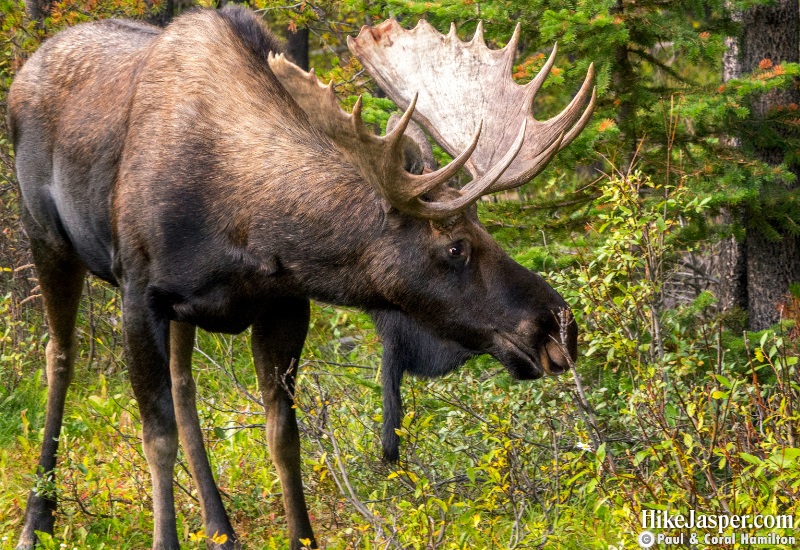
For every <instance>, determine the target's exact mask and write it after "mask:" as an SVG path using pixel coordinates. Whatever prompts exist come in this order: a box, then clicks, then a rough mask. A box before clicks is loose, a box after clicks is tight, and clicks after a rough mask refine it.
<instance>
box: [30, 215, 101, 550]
mask: <svg viewBox="0 0 800 550" xmlns="http://www.w3.org/2000/svg"><path fill="white" fill-rule="evenodd" d="M23 220H24V221H25V222H26V224H25V225H26V228H27V230H28V234H29V235H30V237H31V252H32V253H33V259H34V263H35V265H36V272H37V274H38V276H39V286H40V287H41V290H42V297H43V299H44V306H45V310H46V312H47V326H48V329H49V332H50V340H49V341H48V342H47V350H46V358H47V415H46V417H45V425H44V440H43V441H42V454H41V455H40V457H39V465H38V467H37V471H36V476H37V479H38V480H39V482H40V483H39V485H40V486H39V487H37V488H35V489H33V490H32V491H31V492H30V494H29V496H28V504H27V506H26V509H25V525H24V527H23V528H22V535H21V536H20V540H19V544H18V545H17V549H18V550H29V549H31V548H33V547H34V545H35V544H36V531H43V532H45V533H52V532H53V524H54V521H55V516H54V514H55V513H56V497H55V493H54V491H53V489H54V488H53V487H52V483H53V469H54V468H55V466H56V451H57V450H58V438H59V434H60V432H61V423H62V418H63V416H64V401H65V399H66V396H67V389H68V388H69V384H70V381H71V380H72V373H73V368H74V363H75V356H76V355H77V350H76V346H75V336H74V330H75V319H76V317H77V314H78V304H79V303H80V299H81V291H82V288H83V280H84V275H85V273H86V270H85V269H84V268H83V267H82V266H81V264H80V263H79V262H78V260H77V258H76V257H75V256H74V253H70V252H66V251H61V250H54V249H53V248H51V247H50V246H49V245H48V244H46V242H45V240H44V239H38V238H36V236H35V235H36V226H35V225H33V224H35V222H33V220H32V219H31V218H30V215H29V214H28V213H27V211H26V210H24V208H23Z"/></svg>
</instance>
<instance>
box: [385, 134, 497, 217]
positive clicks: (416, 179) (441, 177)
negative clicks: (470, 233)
mask: <svg viewBox="0 0 800 550" xmlns="http://www.w3.org/2000/svg"><path fill="white" fill-rule="evenodd" d="M482 130H483V121H481V123H480V124H479V125H478V131H477V132H475V135H474V136H473V138H472V143H470V145H469V147H467V148H466V149H465V150H464V151H463V152H462V153H461V154H460V155H458V156H457V157H456V158H454V159H453V160H452V161H451V162H450V163H449V164H448V165H447V166H443V167H442V168H439V169H438V170H436V171H435V172H430V173H429V174H421V175H415V174H409V173H407V172H405V171H404V172H403V178H402V180H403V181H402V184H401V185H400V186H399V187H400V189H399V190H397V191H392V192H391V195H389V194H388V193H387V198H388V199H389V201H390V202H391V203H392V204H394V205H395V206H397V207H398V208H399V209H400V210H406V211H408V213H409V214H412V215H413V214H416V212H417V210H416V208H414V209H413V211H412V210H408V206H407V205H409V204H412V205H413V204H414V203H415V202H420V203H421V204H433V203H423V202H422V201H420V200H419V197H421V196H422V195H424V194H425V193H427V192H429V191H431V190H432V189H436V188H437V187H439V186H440V185H442V184H443V183H447V182H448V181H449V180H450V178H452V177H453V176H455V175H456V174H457V173H458V171H459V170H461V168H462V167H463V166H464V164H465V163H466V162H467V160H469V157H470V156H471V155H472V152H473V151H474V150H475V147H476V146H477V145H478V138H480V137H481V131H482ZM512 160H513V159H512ZM398 205H406V206H398Z"/></svg>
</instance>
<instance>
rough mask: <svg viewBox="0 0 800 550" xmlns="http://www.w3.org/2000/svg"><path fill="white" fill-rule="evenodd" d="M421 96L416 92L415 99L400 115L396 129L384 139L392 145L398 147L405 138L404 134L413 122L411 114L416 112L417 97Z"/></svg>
mask: <svg viewBox="0 0 800 550" xmlns="http://www.w3.org/2000/svg"><path fill="white" fill-rule="evenodd" d="M418 96H419V94H418V93H415V94H414V99H412V100H411V104H409V106H408V109H406V110H405V112H404V113H403V116H402V117H400V120H399V121H397V126H395V127H394V130H392V131H391V132H389V133H388V134H386V135H385V136H384V137H383V139H384V140H385V141H387V142H388V143H390V144H391V146H392V147H396V146H397V145H398V144H399V143H400V141H401V140H402V138H403V134H404V133H405V131H406V128H408V124H409V123H410V122H411V116H412V115H413V114H414V108H415V107H416V106H417V97H418Z"/></svg>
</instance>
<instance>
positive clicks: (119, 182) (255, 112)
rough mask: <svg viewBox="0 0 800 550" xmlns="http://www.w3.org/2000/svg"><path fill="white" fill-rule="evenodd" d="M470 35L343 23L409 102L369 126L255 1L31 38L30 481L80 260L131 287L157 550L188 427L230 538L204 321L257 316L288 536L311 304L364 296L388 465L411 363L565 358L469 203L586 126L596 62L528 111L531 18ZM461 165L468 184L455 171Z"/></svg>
mask: <svg viewBox="0 0 800 550" xmlns="http://www.w3.org/2000/svg"><path fill="white" fill-rule="evenodd" d="M480 32H481V31H480V27H479V30H478V32H476V36H475V38H473V40H472V41H471V42H469V43H463V42H461V41H460V40H459V39H458V38H457V37H456V35H455V32H451V33H450V34H449V35H447V36H443V35H441V34H439V33H438V32H436V31H435V30H433V28H432V27H430V25H427V24H425V23H421V24H420V25H419V26H418V27H417V28H416V29H414V30H412V31H406V30H403V29H402V28H400V26H399V25H398V24H397V23H396V22H394V21H388V22H386V23H384V24H382V25H379V26H378V27H375V28H367V27H365V28H364V29H363V30H362V32H361V34H360V35H359V37H358V38H357V39H355V40H351V42H350V47H351V50H353V52H354V53H355V54H356V55H357V56H358V57H359V59H361V61H362V63H363V64H364V65H365V66H366V67H367V68H368V70H369V71H370V73H371V74H372V76H373V77H374V78H375V79H376V81H377V82H379V83H380V85H381V86H382V87H384V89H385V90H386V91H387V93H388V94H389V95H390V97H392V98H393V99H394V100H395V102H396V103H398V104H399V105H401V106H402V107H404V108H406V111H405V113H404V114H403V116H402V117H401V118H400V120H399V122H398V123H397V125H396V126H395V128H394V129H393V130H392V131H391V132H389V134H387V135H386V136H377V135H375V134H374V133H373V132H371V131H370V130H369V129H368V128H367V127H366V126H365V125H364V124H363V123H362V121H361V116H360V111H361V102H360V100H359V102H358V103H357V104H356V107H355V108H354V110H353V113H352V114H351V113H346V112H344V111H343V110H342V109H341V108H340V107H339V105H338V103H337V101H336V99H335V96H334V93H333V89H332V87H330V86H329V87H326V86H323V85H322V84H320V83H319V82H318V80H317V78H316V76H315V75H314V74H313V73H311V74H309V73H306V72H304V71H302V70H301V69H299V68H298V67H296V66H295V65H293V64H292V63H290V62H289V61H288V60H287V59H286V58H285V57H283V56H282V55H280V47H279V45H278V43H277V42H276V40H275V39H273V38H272V36H271V35H270V34H269V32H268V31H267V30H266V29H265V28H264V27H263V26H262V24H261V23H260V21H259V20H258V19H257V17H256V16H255V15H254V14H253V13H252V12H250V11H248V10H246V9H243V8H238V7H234V8H226V9H224V10H221V11H210V10H207V11H194V12H190V13H188V14H186V15H184V16H181V17H179V18H178V19H176V20H175V21H174V22H173V23H172V24H171V25H170V26H169V27H167V28H166V30H163V31H162V30H160V29H157V28H154V27H151V26H148V25H144V24H140V23H134V22H128V21H116V20H109V21H100V22H94V23H88V24H84V25H80V26H77V27H74V28H72V29H69V30H66V31H64V32H62V33H59V34H58V35H56V36H54V37H53V38H51V39H49V40H48V41H47V42H45V43H44V44H43V45H42V47H41V48H40V49H39V50H38V52H37V53H36V54H34V55H33V56H32V57H31V59H30V60H28V62H27V63H26V64H25V66H24V67H23V68H22V70H21V71H20V72H19V74H18V75H17V77H16V80H15V81H14V83H13V85H12V87H11V90H10V93H9V98H8V104H9V120H10V124H11V130H12V139H13V143H14V147H15V150H16V168H17V175H18V178H19V182H20V187H21V189H22V196H23V205H22V217H23V221H24V224H25V229H26V231H27V233H28V236H29V237H30V241H31V250H32V253H33V257H34V262H35V265H36V269H37V272H38V277H39V283H40V285H41V290H42V295H43V298H44V304H45V308H46V313H47V321H48V327H49V341H48V344H47V353H46V356H47V376H48V383H49V388H48V401H47V416H46V423H45V437H44V443H43V445H42V454H41V458H40V462H39V466H38V470H37V475H38V476H40V477H44V478H51V477H52V475H53V469H54V467H55V461H56V451H57V446H58V435H59V432H60V428H61V422H62V416H63V411H64V403H65V398H66V393H67V388H68V386H69V383H70V381H71V379H72V373H73V364H74V360H75V357H76V354H77V351H76V344H75V336H74V328H75V320H76V315H77V310H78V303H79V301H80V295H81V289H82V286H83V285H82V283H83V280H84V277H85V275H86V273H87V272H91V273H93V274H95V275H96V276H98V277H100V278H102V279H104V280H106V281H108V282H109V283H111V284H113V285H117V286H119V287H120V289H121V293H122V299H123V334H124V345H125V353H126V361H127V366H128V370H129V373H130V377H131V381H132V385H133V390H134V393H135V396H136V399H137V401H138V404H139V408H140V411H141V418H142V423H143V446H144V451H145V455H146V458H147V462H148V465H149V468H150V473H151V477H152V484H153V508H154V539H153V547H154V548H158V549H174V548H178V546H179V544H178V536H177V532H176V527H175V511H174V502H173V489H172V488H173V482H172V477H173V468H174V463H175V458H176V452H177V447H178V441H179V438H180V441H181V442H182V444H183V446H184V449H185V451H186V455H187V458H188V462H189V465H190V468H191V471H192V475H193V477H194V479H195V483H196V486H197V490H198V493H199V497H200V501H201V504H202V511H203V519H204V522H205V530H206V533H217V534H219V535H223V534H225V535H227V541H226V542H225V543H224V544H222V545H221V546H222V547H225V548H234V547H235V546H236V545H237V539H236V535H235V532H234V530H233V528H232V526H231V524H230V522H229V520H228V516H227V514H226V512H225V509H224V507H223V505H222V502H221V499H220V496H219V491H218V490H217V487H216V485H215V482H214V479H213V476H212V473H211V469H210V467H209V464H208V460H207V457H206V454H205V449H204V448H203V438H202V433H201V431H200V426H199V421H198V418H197V412H196V409H195V393H194V392H195V389H194V383H193V381H192V376H191V352H192V345H193V340H194V332H195V327H201V328H204V329H206V330H211V331H223V332H233V333H235V332H240V331H242V330H244V329H246V328H247V327H252V351H253V358H254V364H255V368H256V370H257V375H258V380H259V386H260V390H261V392H262V397H263V401H264V406H265V410H266V417H267V439H268V444H269V450H270V455H271V457H272V460H273V462H274V464H275V466H276V468H277V471H278V473H279V477H280V481H281V485H282V489H283V498H284V504H285V509H286V514H287V523H288V527H289V536H290V539H291V544H292V547H293V548H299V547H300V545H301V542H300V541H301V540H304V539H309V540H311V541H312V544H313V541H314V535H313V532H312V528H311V524H310V522H309V519H308V513H307V510H306V504H305V500H304V496H303V488H302V480H301V472H300V463H301V461H300V446H299V439H298V429H297V422H296V418H295V411H294V408H293V406H292V405H293V403H292V395H293V391H294V377H295V374H296V373H295V366H296V365H297V359H298V357H299V356H300V353H301V350H302V347H303V342H304V340H305V336H306V331H307V327H308V320H309V300H312V299H313V300H320V301H323V302H327V303H331V304H340V305H347V306H355V307H359V308H363V309H365V310H367V311H369V312H370V313H371V314H372V315H373V317H374V319H375V320H376V325H377V327H378V330H379V331H380V333H381V335H382V337H383V339H384V344H385V349H384V368H383V372H384V403H385V408H386V410H385V415H384V416H385V427H384V442H383V444H384V454H385V456H386V458H388V459H390V460H394V459H397V456H398V454H397V445H398V441H397V436H396V434H395V427H396V426H397V425H398V423H399V418H400V407H401V403H400V393H399V386H400V380H401V378H402V375H403V373H404V372H409V373H412V374H420V375H427V376H435V375H440V374H443V373H444V372H447V371H450V370H452V369H454V368H456V367H458V366H459V365H461V364H462V363H463V362H464V361H466V359H467V358H469V357H470V356H473V355H479V354H484V353H488V354H491V355H493V356H494V357H496V358H497V359H498V360H499V361H500V362H501V363H502V364H503V365H504V366H505V367H506V369H507V370H508V371H509V372H510V373H511V374H512V375H513V376H515V377H517V378H520V379H529V378H537V377H540V376H542V374H544V373H558V372H562V371H563V370H565V369H566V368H567V366H568V364H569V362H570V361H571V360H573V359H574V358H575V357H576V354H577V343H576V342H577V330H576V327H575V325H574V323H571V322H565V318H566V317H567V315H566V312H568V308H567V305H566V303H565V302H564V300H563V299H562V298H561V297H560V296H559V295H558V294H557V293H556V292H555V291H554V290H553V289H552V288H551V287H550V286H549V285H548V284H547V283H546V282H545V281H544V280H543V279H542V278H541V277H540V276H539V275H538V274H535V273H532V272H530V271H528V270H527V269H525V268H523V267H522V266H520V265H518V264H517V263H515V262H513V261H512V260H511V259H510V258H509V257H508V256H507V255H506V254H505V253H504V252H503V250H502V249H501V248H500V247H499V245H498V244H497V243H496V242H495V241H494V240H492V238H491V237H490V236H489V234H488V233H487V232H486V230H485V229H484V228H483V226H482V225H481V224H480V222H479V220H478V218H477V215H476V209H475V206H474V204H475V202H476V201H477V200H479V199H480V197H481V196H483V195H485V194H488V193H493V192H496V191H501V190H505V189H510V188H513V187H516V186H518V185H521V184H522V183H525V182H526V181H528V180H529V179H531V178H532V177H533V176H535V175H536V174H537V173H538V172H539V171H541V170H542V169H543V168H544V166H545V165H546V164H547V162H549V160H550V159H551V158H552V157H553V155H555V153H556V152H557V151H558V150H559V149H560V148H562V147H564V146H565V145H566V144H567V143H569V141H571V140H572V139H573V138H574V137H575V136H576V135H577V134H578V133H579V132H580V131H581V130H582V128H583V127H584V126H585V125H586V123H587V122H588V120H589V117H590V115H591V111H592V108H593V105H594V97H595V96H594V92H593V91H592V90H591V88H592V86H591V81H592V72H591V70H590V73H589V75H587V78H586V82H585V83H584V85H583V87H582V88H581V90H580V91H579V92H578V95H577V96H576V97H575V99H574V100H573V101H572V102H571V103H570V105H569V106H568V107H567V108H566V109H565V110H564V111H563V112H562V113H561V114H560V115H558V116H556V117H555V118H553V119H551V120H549V121H545V122H540V121H537V120H535V119H534V118H533V115H532V114H531V112H530V110H531V103H532V101H533V97H534V95H535V93H536V91H537V90H538V88H539V87H540V86H541V84H542V81H543V80H544V78H545V77H546V75H547V72H548V70H549V68H550V66H551V65H552V62H553V56H551V58H550V60H549V61H548V63H547V65H546V66H545V69H544V70H543V71H542V73H541V74H540V75H539V76H538V77H537V78H536V79H535V80H534V81H533V82H531V83H530V84H528V85H526V86H519V85H517V84H516V83H514V82H513V80H512V79H511V77H510V68H511V64H512V62H513V59H514V55H515V50H516V43H517V39H518V36H519V29H517V32H516V33H515V35H514V37H513V38H512V40H511V42H510V43H509V45H507V46H506V48H504V49H502V50H490V49H488V48H487V47H486V45H485V44H484V43H483V40H482V38H481V37H480ZM553 55H555V51H554V52H553ZM456 60H458V63H457V64H456V63H455V61H456ZM451 66H452V67H451ZM445 69H452V70H445ZM410 73H413V74H410ZM442 74H447V81H446V82H444V81H442V80H441V78H442V77H441V76H439V75H442ZM443 90H448V92H447V96H446V97H444V98H443V97H440V96H441V94H442V92H443ZM412 117H414V118H415V119H416V120H417V121H418V122H420V123H421V124H422V125H423V126H424V127H425V129H426V130H427V131H428V132H429V133H430V134H431V135H432V136H433V137H434V138H435V139H436V140H437V141H438V142H439V143H440V144H441V145H442V147H444V148H445V149H446V150H447V151H448V152H449V153H451V154H452V155H453V157H454V161H453V162H452V163H450V164H449V165H447V166H445V167H443V168H441V169H438V170H429V169H426V170H423V169H422V167H423V162H421V159H423V158H425V155H424V153H425V148H426V147H429V146H428V144H427V142H426V140H425V139H424V135H422V138H420V137H419V136H420V135H421V134H420V132H416V131H415V132H408V134H409V135H414V136H417V139H416V140H415V139H414V138H412V137H408V136H407V135H406V129H407V128H408V127H409V124H411V118H412ZM461 168H465V169H466V170H467V171H468V172H469V173H470V174H471V175H472V177H473V179H472V181H471V182H470V183H469V184H467V185H466V186H465V187H464V188H462V189H455V188H452V187H450V186H449V185H448V182H449V180H450V179H451V177H452V176H453V175H454V174H455V173H456V172H457V171H458V170H460V169H461ZM559 319H560V320H561V322H560V321H559ZM55 509H56V500H55V496H54V495H52V494H47V493H37V492H36V491H31V493H30V495H29V498H28V505H27V510H26V518H25V524H24V528H23V532H22V535H21V538H20V542H19V548H25V549H28V548H32V547H33V545H34V544H35V541H36V536H35V531H36V530H41V531H44V532H49V533H52V532H53V522H54V512H55Z"/></svg>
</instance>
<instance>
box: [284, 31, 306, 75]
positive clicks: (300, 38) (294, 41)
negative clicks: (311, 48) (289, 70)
mask: <svg viewBox="0 0 800 550" xmlns="http://www.w3.org/2000/svg"><path fill="white" fill-rule="evenodd" d="M286 53H287V54H289V58H290V59H291V60H292V61H294V64H295V65H297V66H298V67H300V68H301V69H303V70H304V71H307V70H308V27H302V28H300V29H297V30H296V31H295V32H292V31H289V32H287V33H286Z"/></svg>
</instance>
